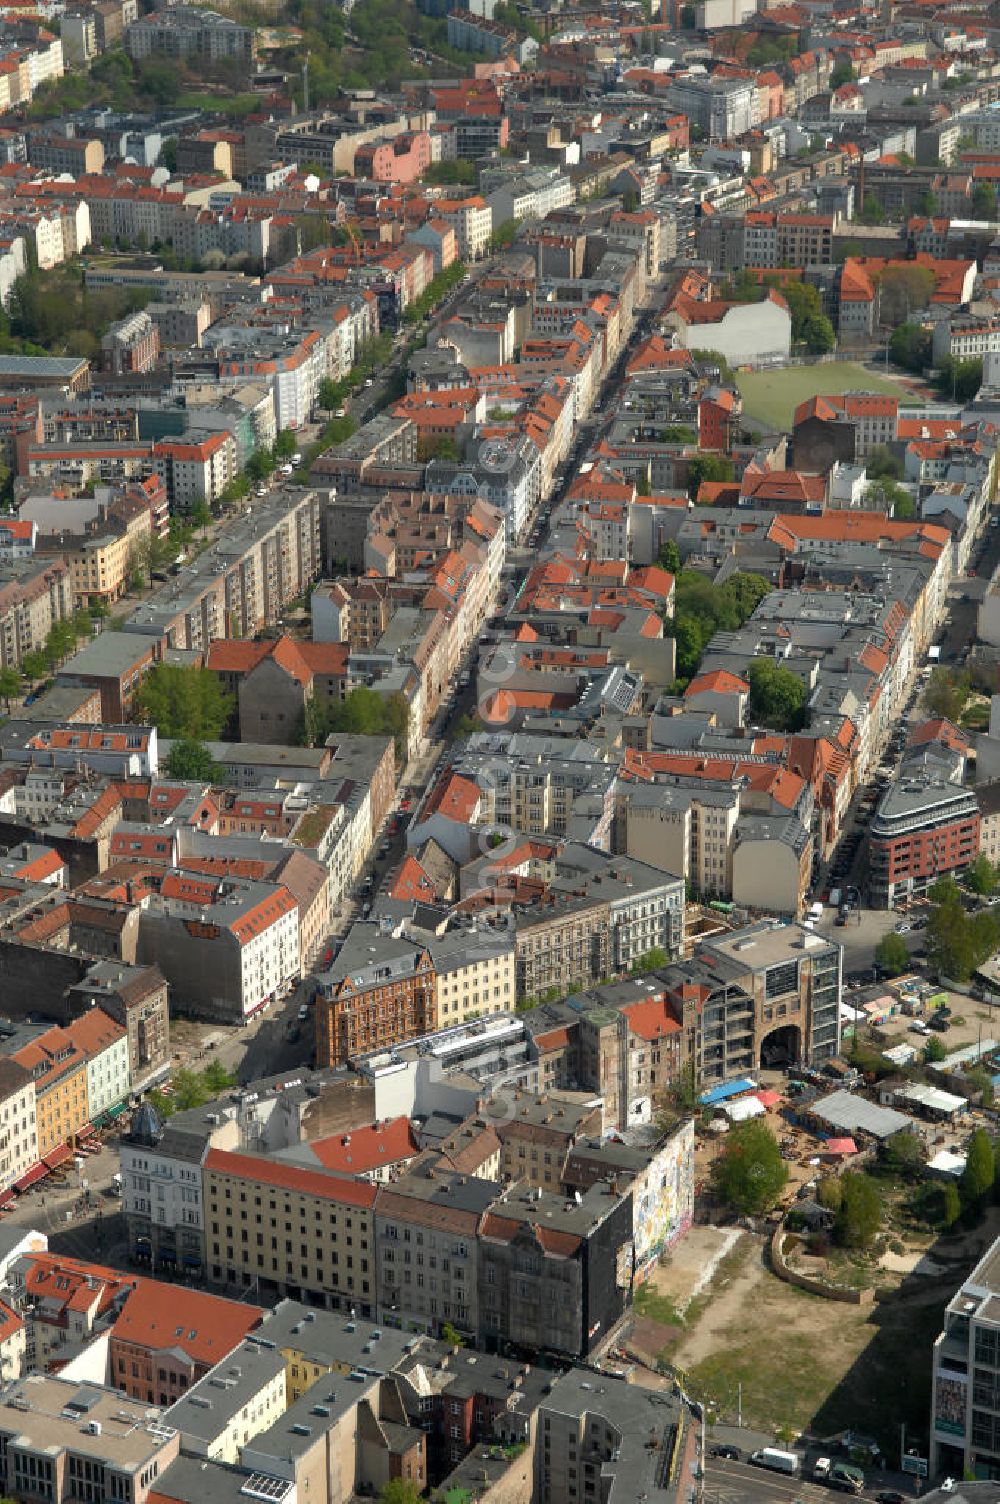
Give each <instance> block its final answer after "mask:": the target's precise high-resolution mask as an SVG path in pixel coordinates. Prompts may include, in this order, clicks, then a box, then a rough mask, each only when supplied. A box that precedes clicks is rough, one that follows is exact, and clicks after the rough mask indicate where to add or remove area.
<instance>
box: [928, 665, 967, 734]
mask: <svg viewBox="0 0 1000 1504" xmlns="http://www.w3.org/2000/svg"><path fill="white" fill-rule="evenodd" d="M971 691H972V680H971V679H970V678H969V676H968V674H956V673H953V672H952V671H951V669H949V668H943V667H942V668H936V669H934V671H933V673H932V674H931V676H930V678H929V679H928V681H927V688H926V689H925V690H924V706H925V708H926V710H927V711H928V713H929V714H930V715H935V716H943V717H944V718H945V720H948V721H955V722H957V721H958V720H959V718H960V716H961V714H962V711H963V710H964V709H965V702H966V700H967V699H968V698H969V695H970V693H971Z"/></svg>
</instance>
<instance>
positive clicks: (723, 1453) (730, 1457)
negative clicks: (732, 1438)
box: [712, 1443, 743, 1462]
mask: <svg viewBox="0 0 1000 1504" xmlns="http://www.w3.org/2000/svg"><path fill="white" fill-rule="evenodd" d="M712 1456H713V1457H724V1458H725V1459H726V1461H727V1462H739V1460H740V1458H741V1457H742V1456H743V1453H742V1452H741V1451H740V1449H739V1447H731V1446H729V1445H728V1443H727V1444H725V1445H723V1446H720V1447H713V1448H712Z"/></svg>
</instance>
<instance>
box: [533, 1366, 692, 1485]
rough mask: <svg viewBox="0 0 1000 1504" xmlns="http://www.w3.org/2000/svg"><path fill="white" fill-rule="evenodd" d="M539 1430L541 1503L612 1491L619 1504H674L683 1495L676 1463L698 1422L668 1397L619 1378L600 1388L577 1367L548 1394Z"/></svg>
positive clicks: (536, 1467) (536, 1465)
mask: <svg viewBox="0 0 1000 1504" xmlns="http://www.w3.org/2000/svg"><path fill="white" fill-rule="evenodd" d="M535 1425H536V1432H535V1437H536V1439H535V1448H534V1454H533V1475H534V1476H533V1489H532V1499H533V1500H534V1504H578V1501H579V1500H580V1499H589V1498H594V1497H596V1496H598V1495H603V1494H605V1493H606V1494H607V1496H608V1498H609V1499H610V1500H611V1501H612V1504H622V1500H623V1499H624V1497H626V1496H628V1497H630V1498H631V1497H633V1496H634V1497H635V1498H637V1499H642V1498H645V1499H650V1500H663V1504H667V1501H668V1500H669V1499H670V1498H671V1497H672V1496H673V1497H678V1496H679V1495H680V1493H681V1492H682V1487H683V1485H682V1483H681V1481H680V1476H681V1474H680V1468H679V1467H678V1464H677V1459H678V1457H679V1455H680V1452H679V1448H680V1447H681V1446H682V1445H683V1444H684V1438H685V1437H687V1436H689V1435H690V1434H691V1431H690V1428H691V1421H690V1418H689V1417H688V1415H687V1412H686V1411H685V1410H684V1408H683V1407H682V1405H681V1403H680V1401H679V1400H677V1399H675V1398H669V1397H668V1396H667V1395H665V1394H664V1393H663V1392H656V1393H654V1392H653V1391H651V1390H648V1389H643V1388H641V1387H638V1386H634V1385H631V1384H627V1383H626V1382H625V1381H624V1380H621V1379H614V1378H609V1379H608V1381H607V1382H606V1383H605V1382H604V1381H603V1379H602V1382H601V1383H600V1384H599V1385H598V1386H596V1387H595V1385H594V1384H593V1382H592V1377H591V1374H590V1373H589V1371H588V1370H587V1369H584V1368H571V1369H570V1370H569V1372H568V1373H564V1374H563V1375H561V1376H560V1377H559V1378H557V1379H556V1380H555V1382H554V1383H553V1384H552V1386H551V1389H550V1392H549V1393H548V1394H547V1395H544V1396H543V1397H542V1399H541V1401H540V1403H539V1406H538V1411H537V1417H536V1422H535ZM671 1478H678V1482H677V1485H676V1493H675V1494H673V1495H672V1493H671V1486H670V1484H669V1481H668V1480H670V1479H671ZM626 1480H627V1482H626Z"/></svg>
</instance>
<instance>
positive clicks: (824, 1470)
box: [813, 1457, 832, 1478]
mask: <svg viewBox="0 0 1000 1504" xmlns="http://www.w3.org/2000/svg"><path fill="white" fill-rule="evenodd" d="M831 1466H832V1464H831V1460H830V1458H829V1457H817V1458H816V1461H815V1462H814V1463H813V1477H814V1478H828V1477H829V1476H830V1468H831Z"/></svg>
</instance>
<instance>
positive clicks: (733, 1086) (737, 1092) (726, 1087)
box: [698, 1076, 757, 1107]
mask: <svg viewBox="0 0 1000 1504" xmlns="http://www.w3.org/2000/svg"><path fill="white" fill-rule="evenodd" d="M756 1089H757V1083H756V1081H751V1080H750V1078H749V1076H744V1078H743V1080H742V1081H726V1082H725V1083H724V1084H723V1085H722V1086H713V1087H712V1090H711V1091H704V1092H702V1094H701V1096H700V1097H699V1098H698V1101H699V1102H700V1103H701V1105H702V1106H703V1107H714V1106H715V1104H716V1103H717V1102H726V1101H728V1100H729V1098H730V1097H739V1096H742V1095H743V1093H744V1092H745V1091H756Z"/></svg>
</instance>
